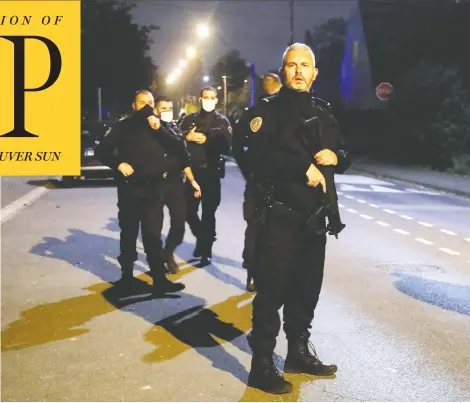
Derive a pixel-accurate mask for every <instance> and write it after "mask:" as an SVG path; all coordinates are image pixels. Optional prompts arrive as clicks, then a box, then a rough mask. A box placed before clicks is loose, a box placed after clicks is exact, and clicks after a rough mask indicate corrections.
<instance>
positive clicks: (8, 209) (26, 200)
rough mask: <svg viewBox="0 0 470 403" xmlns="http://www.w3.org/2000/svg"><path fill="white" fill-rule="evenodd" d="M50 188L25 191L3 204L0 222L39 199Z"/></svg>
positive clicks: (10, 217) (4, 221)
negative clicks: (7, 203) (13, 199)
mask: <svg viewBox="0 0 470 403" xmlns="http://www.w3.org/2000/svg"><path fill="white" fill-rule="evenodd" d="M51 189H52V188H48V187H43V186H41V187H38V188H37V189H33V190H31V191H30V192H28V193H26V194H25V195H24V196H22V197H20V198H19V199H17V200H15V201H14V202H13V203H10V204H9V205H8V206H5V207H4V208H2V210H1V211H0V216H1V222H0V225H1V224H4V223H6V222H7V221H8V220H10V219H12V218H13V217H14V216H15V215H16V214H17V213H18V212H19V211H21V210H23V209H24V208H25V207H27V206H29V205H30V204H31V203H33V202H34V201H36V200H37V199H39V198H40V197H41V196H42V195H44V194H45V193H47V192H48V191H49V190H51Z"/></svg>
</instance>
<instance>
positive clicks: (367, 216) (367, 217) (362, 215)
mask: <svg viewBox="0 0 470 403" xmlns="http://www.w3.org/2000/svg"><path fill="white" fill-rule="evenodd" d="M359 217H362V218H365V219H366V220H372V219H373V218H374V217H371V216H370V215H366V214H361V215H360V216H359Z"/></svg>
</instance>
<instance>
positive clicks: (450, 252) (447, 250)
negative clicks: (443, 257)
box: [439, 248, 460, 256]
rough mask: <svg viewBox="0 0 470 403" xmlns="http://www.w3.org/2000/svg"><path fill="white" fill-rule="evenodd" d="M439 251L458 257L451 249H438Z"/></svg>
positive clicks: (457, 253)
mask: <svg viewBox="0 0 470 403" xmlns="http://www.w3.org/2000/svg"><path fill="white" fill-rule="evenodd" d="M439 250H441V251H442V252H445V253H447V254H449V255H452V256H459V255H460V253H459V252H456V251H454V250H452V249H448V248H439Z"/></svg>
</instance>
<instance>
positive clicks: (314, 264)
mask: <svg viewBox="0 0 470 403" xmlns="http://www.w3.org/2000/svg"><path fill="white" fill-rule="evenodd" d="M251 116H252V119H251V121H250V122H249V123H245V124H244V128H240V130H244V131H245V132H246V135H247V136H249V137H250V143H249V148H248V151H247V153H246V156H245V161H244V169H245V171H246V172H247V173H249V174H250V175H252V177H253V182H254V184H255V186H256V189H257V191H258V190H259V189H260V193H258V195H257V207H256V210H257V211H256V216H257V219H258V221H259V223H258V225H259V226H258V236H257V240H256V259H255V262H256V263H255V264H256V270H255V272H254V275H255V283H256V290H257V294H256V296H255V298H254V301H253V331H252V333H251V335H250V338H249V340H250V345H251V347H252V349H253V360H252V368H251V372H250V377H249V384H250V385H251V386H254V387H258V388H260V389H264V390H267V391H270V392H272V393H285V392H286V391H287V390H289V388H290V387H291V386H290V385H289V383H288V382H286V381H285V380H284V379H283V377H282V375H280V374H279V373H278V372H277V371H276V369H275V367H274V363H273V361H272V354H273V350H274V347H275V344H276V337H277V335H278V333H279V330H280V326H281V323H280V318H279V314H278V310H279V309H280V308H281V307H282V306H284V313H283V319H284V331H285V333H286V336H287V339H288V342H289V346H288V354H287V359H286V362H285V367H284V371H285V372H303V373H309V374H317V375H318V374H319V375H328V374H332V373H334V372H335V371H336V369H337V368H336V366H334V365H331V366H327V365H323V364H322V363H321V361H320V360H319V359H318V358H317V357H316V354H315V353H314V354H312V353H311V352H310V351H309V348H308V340H309V337H310V332H309V329H310V328H311V322H312V320H313V316H314V310H315V307H316V305H317V302H318V299H319V295H320V290H321V285H322V281H323V267H324V259H325V245H326V215H328V221H329V227H330V228H329V230H330V233H334V234H335V235H337V233H338V232H339V231H340V230H341V229H342V225H341V222H340V220H339V215H338V216H337V217H336V218H337V219H338V221H339V223H340V224H339V225H337V226H335V223H337V222H336V221H335V220H334V219H333V220H332V218H331V214H329V212H330V211H333V213H335V214H338V212H337V211H334V209H333V210H331V209H326V208H324V207H325V206H330V207H331V206H332V205H335V203H336V205H337V196H336V192H335V191H334V176H333V175H334V173H335V172H336V173H342V172H344V171H345V170H346V169H347V168H348V166H349V164H350V161H349V158H348V155H347V153H346V152H345V150H344V145H343V142H342V140H341V135H340V131H339V127H338V125H337V122H336V120H335V119H334V118H333V117H332V115H331V113H330V111H329V110H328V109H327V106H326V104H325V103H322V102H320V101H319V100H318V99H313V100H312V97H311V95H310V94H309V93H307V92H296V91H293V90H290V89H288V88H286V87H283V88H282V89H281V90H280V92H279V93H278V94H276V95H274V96H272V97H269V98H267V99H265V100H264V101H262V102H260V103H259V104H258V105H257V106H256V107H255V108H254V109H253V111H252V113H251ZM312 122H313V124H312ZM325 148H328V149H330V150H332V151H333V152H335V153H336V155H337V157H338V165H337V166H335V167H320V166H319V167H318V169H320V170H321V171H322V173H323V174H324V176H325V178H326V186H327V189H332V190H333V191H334V192H333V193H331V192H330V193H329V194H328V195H324V194H323V193H322V191H321V186H320V185H319V186H318V187H315V188H312V187H308V186H307V184H306V181H307V178H306V172H307V170H308V168H309V166H310V164H312V163H315V159H314V157H313V156H314V155H315V154H316V153H317V152H318V151H320V150H322V149H325ZM327 196H331V197H332V199H331V200H329V203H330V204H328V203H326V204H325V198H326V197H327ZM331 221H333V222H331Z"/></svg>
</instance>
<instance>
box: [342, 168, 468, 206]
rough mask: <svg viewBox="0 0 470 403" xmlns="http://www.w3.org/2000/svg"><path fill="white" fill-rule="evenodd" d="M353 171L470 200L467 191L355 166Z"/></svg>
mask: <svg viewBox="0 0 470 403" xmlns="http://www.w3.org/2000/svg"><path fill="white" fill-rule="evenodd" d="M351 170H355V171H358V172H363V173H367V174H369V175H372V176H374V177H376V178H382V179H390V180H396V181H400V182H405V183H409V184H412V185H418V186H422V187H425V188H428V189H432V190H436V191H439V192H445V193H450V194H453V195H456V196H461V197H465V198H467V199H468V198H470V191H468V192H466V191H463V190H455V189H449V188H443V187H442V186H436V185H429V184H427V183H422V182H418V181H414V180H411V179H404V178H400V177H398V176H394V175H389V174H383V173H378V172H376V171H370V170H368V169H367V168H358V167H355V166H354V165H353V166H352V167H351Z"/></svg>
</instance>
